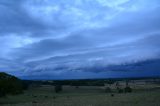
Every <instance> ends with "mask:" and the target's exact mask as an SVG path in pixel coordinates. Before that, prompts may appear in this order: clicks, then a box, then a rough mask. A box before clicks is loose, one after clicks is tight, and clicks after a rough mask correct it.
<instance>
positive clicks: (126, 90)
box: [124, 86, 132, 93]
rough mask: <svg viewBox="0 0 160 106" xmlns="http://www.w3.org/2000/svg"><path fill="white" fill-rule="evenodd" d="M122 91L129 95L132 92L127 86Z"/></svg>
mask: <svg viewBox="0 0 160 106" xmlns="http://www.w3.org/2000/svg"><path fill="white" fill-rule="evenodd" d="M124 91H125V92H126V93H127V92H128V93H131V92H132V88H130V87H129V86H128V87H125V88H124Z"/></svg>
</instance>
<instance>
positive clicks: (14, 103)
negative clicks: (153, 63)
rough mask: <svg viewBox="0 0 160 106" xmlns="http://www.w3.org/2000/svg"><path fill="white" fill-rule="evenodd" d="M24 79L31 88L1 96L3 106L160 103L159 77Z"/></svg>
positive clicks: (142, 105)
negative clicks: (129, 78)
mask: <svg viewBox="0 0 160 106" xmlns="http://www.w3.org/2000/svg"><path fill="white" fill-rule="evenodd" d="M18 82H19V80H18ZM23 83H25V85H29V87H28V89H27V90H25V91H24V92H23V93H22V94H19V95H12V94H7V95H6V96H4V97H1V98H0V106H160V83H159V79H151V80H144V79H143V80H130V81H128V79H127V81H126V79H125V80H115V81H113V80H77V81H73V80H70V81H23ZM20 85H21V84H20Z"/></svg>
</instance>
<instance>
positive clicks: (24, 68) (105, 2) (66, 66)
mask: <svg viewBox="0 0 160 106" xmlns="http://www.w3.org/2000/svg"><path fill="white" fill-rule="evenodd" d="M159 11H160V1H159V0H0V71H1V72H6V73H10V74H13V75H15V76H17V77H20V78H23V79H86V78H117V77H141V76H160V14H159Z"/></svg>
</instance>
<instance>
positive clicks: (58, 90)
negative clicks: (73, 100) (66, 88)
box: [54, 85, 62, 93]
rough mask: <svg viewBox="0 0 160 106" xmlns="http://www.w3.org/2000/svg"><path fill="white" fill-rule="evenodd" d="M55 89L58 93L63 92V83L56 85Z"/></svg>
mask: <svg viewBox="0 0 160 106" xmlns="http://www.w3.org/2000/svg"><path fill="white" fill-rule="evenodd" d="M54 90H55V92H56V93H58V92H61V91H62V85H55V87H54Z"/></svg>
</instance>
